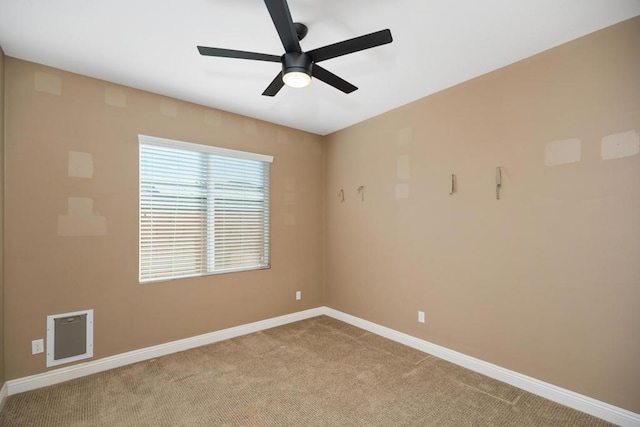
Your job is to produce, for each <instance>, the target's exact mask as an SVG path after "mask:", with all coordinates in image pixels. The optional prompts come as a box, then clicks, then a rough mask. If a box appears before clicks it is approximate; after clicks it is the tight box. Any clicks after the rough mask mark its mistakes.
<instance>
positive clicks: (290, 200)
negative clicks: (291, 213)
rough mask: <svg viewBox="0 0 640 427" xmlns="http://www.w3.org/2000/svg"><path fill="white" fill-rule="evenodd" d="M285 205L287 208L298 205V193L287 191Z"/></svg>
mask: <svg viewBox="0 0 640 427" xmlns="http://www.w3.org/2000/svg"><path fill="white" fill-rule="evenodd" d="M284 204H285V205H287V206H293V205H295V204H296V192H295V191H285V193H284Z"/></svg>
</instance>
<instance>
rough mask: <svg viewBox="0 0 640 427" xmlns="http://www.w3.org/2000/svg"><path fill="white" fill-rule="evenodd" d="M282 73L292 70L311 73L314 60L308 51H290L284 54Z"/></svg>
mask: <svg viewBox="0 0 640 427" xmlns="http://www.w3.org/2000/svg"><path fill="white" fill-rule="evenodd" d="M281 59H282V74H283V75H284V74H287V73H291V72H299V73H305V74H307V75H309V76H310V75H311V68H312V67H313V61H312V60H311V57H310V56H309V55H307V54H306V53H304V52H302V53H297V52H290V53H285V54H284V55H282V58H281Z"/></svg>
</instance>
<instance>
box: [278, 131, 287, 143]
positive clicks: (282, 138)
mask: <svg viewBox="0 0 640 427" xmlns="http://www.w3.org/2000/svg"><path fill="white" fill-rule="evenodd" d="M276 140H277V141H278V144H288V143H289V133H288V132H286V131H284V130H280V129H278V133H277V136H276Z"/></svg>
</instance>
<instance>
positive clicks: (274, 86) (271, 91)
mask: <svg viewBox="0 0 640 427" xmlns="http://www.w3.org/2000/svg"><path fill="white" fill-rule="evenodd" d="M282 86H284V82H283V81H282V72H279V73H278V75H277V76H276V78H275V79H273V81H272V82H271V83H270V84H269V86H267V88H266V89H265V90H264V92H262V94H263V95H264V96H275V95H276V94H277V93H278V92H280V89H282Z"/></svg>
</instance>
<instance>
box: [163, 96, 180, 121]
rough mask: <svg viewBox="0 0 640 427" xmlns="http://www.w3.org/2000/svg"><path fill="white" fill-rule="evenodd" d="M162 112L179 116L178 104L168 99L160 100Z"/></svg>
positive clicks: (169, 115)
mask: <svg viewBox="0 0 640 427" xmlns="http://www.w3.org/2000/svg"><path fill="white" fill-rule="evenodd" d="M160 114H162V115H163V116H167V117H178V106H177V105H176V103H175V102H171V101H169V100H167V99H162V100H160Z"/></svg>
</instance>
